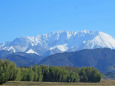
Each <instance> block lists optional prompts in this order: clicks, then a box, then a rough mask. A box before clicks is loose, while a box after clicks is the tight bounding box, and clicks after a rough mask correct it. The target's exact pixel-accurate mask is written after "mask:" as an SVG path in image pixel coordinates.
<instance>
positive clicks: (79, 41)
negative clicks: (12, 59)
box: [0, 30, 115, 56]
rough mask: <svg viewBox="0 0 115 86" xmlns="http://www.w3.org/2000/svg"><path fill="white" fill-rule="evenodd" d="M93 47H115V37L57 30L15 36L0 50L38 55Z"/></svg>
mask: <svg viewBox="0 0 115 86" xmlns="http://www.w3.org/2000/svg"><path fill="white" fill-rule="evenodd" d="M94 48H111V49H115V39H114V38H113V37H111V36H110V35H108V34H106V33H103V32H98V31H88V30H84V31H80V32H75V31H73V32H72V31H57V32H51V33H48V34H43V35H37V36H33V37H21V38H16V39H15V40H13V41H11V42H5V43H3V44H1V45H0V50H7V51H13V52H26V53H35V54H38V55H40V56H48V55H51V54H55V53H61V52H69V51H75V50H82V49H94Z"/></svg>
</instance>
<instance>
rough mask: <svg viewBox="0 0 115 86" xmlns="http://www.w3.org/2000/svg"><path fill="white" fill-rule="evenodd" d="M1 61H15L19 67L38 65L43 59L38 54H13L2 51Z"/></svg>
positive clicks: (0, 52) (0, 54)
mask: <svg viewBox="0 0 115 86" xmlns="http://www.w3.org/2000/svg"><path fill="white" fill-rule="evenodd" d="M0 59H7V60H10V61H13V62H15V63H16V64H17V66H32V65H35V64H38V63H39V62H40V61H41V59H42V58H41V57H40V56H39V55H36V54H27V53H23V52H18V53H13V52H9V51H4V50H0Z"/></svg>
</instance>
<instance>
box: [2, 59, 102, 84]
mask: <svg viewBox="0 0 115 86" xmlns="http://www.w3.org/2000/svg"><path fill="white" fill-rule="evenodd" d="M101 79H102V75H101V73H100V72H99V71H98V70H97V69H95V68H93V67H82V68H76V67H64V66H61V67H57V66H46V65H40V66H37V65H35V66H31V67H17V66H16V64H15V63H13V62H10V61H9V60H4V61H3V60H0V84H3V83H5V82H7V81H40V82H42V81H43V82H99V81H100V80H101Z"/></svg>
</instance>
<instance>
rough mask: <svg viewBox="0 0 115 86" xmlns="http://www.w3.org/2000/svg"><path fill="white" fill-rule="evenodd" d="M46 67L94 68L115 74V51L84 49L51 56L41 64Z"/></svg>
mask: <svg viewBox="0 0 115 86" xmlns="http://www.w3.org/2000/svg"><path fill="white" fill-rule="evenodd" d="M40 64H44V65H49V66H50V65H54V66H74V67H94V68H97V69H98V70H99V71H100V72H102V73H106V72H115V50H113V49H109V48H97V49H84V50H80V51H75V52H64V53H58V54H54V55H50V56H48V57H46V58H44V59H43V60H41V61H40V62H39V65H40Z"/></svg>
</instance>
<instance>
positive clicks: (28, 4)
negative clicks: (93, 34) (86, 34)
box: [0, 0, 115, 43]
mask: <svg viewBox="0 0 115 86" xmlns="http://www.w3.org/2000/svg"><path fill="white" fill-rule="evenodd" d="M60 30H63V31H65V30H66V31H82V30H92V31H102V32H105V33H108V34H110V35H111V36H113V37H114V38H115V0H0V43H1V42H5V41H11V40H13V39H14V38H17V37H21V36H35V35H38V34H46V33H49V32H52V31H60Z"/></svg>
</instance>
